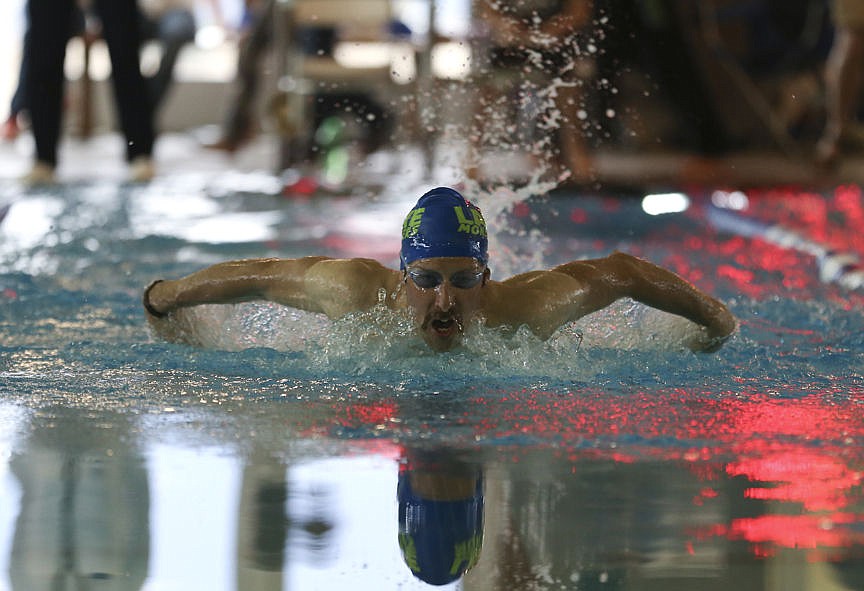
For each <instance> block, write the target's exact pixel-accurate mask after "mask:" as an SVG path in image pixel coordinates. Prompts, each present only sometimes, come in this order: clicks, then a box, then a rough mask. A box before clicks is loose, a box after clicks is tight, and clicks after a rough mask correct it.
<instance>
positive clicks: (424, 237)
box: [143, 187, 737, 351]
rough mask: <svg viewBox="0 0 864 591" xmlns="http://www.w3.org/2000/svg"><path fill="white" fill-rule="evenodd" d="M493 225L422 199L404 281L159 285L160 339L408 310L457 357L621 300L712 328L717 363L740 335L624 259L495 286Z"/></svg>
mask: <svg viewBox="0 0 864 591" xmlns="http://www.w3.org/2000/svg"><path fill="white" fill-rule="evenodd" d="M487 246H488V239H487V235H486V223H485V221H484V220H483V216H482V214H481V213H480V210H479V209H478V208H477V207H476V206H474V205H472V204H471V203H470V202H468V201H467V200H466V199H465V198H464V197H463V196H462V195H460V194H459V193H458V192H457V191H455V190H453V189H450V188H447V187H438V188H436V189H432V190H431V191H429V192H428V193H426V194H425V195H423V196H422V197H421V198H420V199H419V200H418V201H417V204H416V205H415V206H414V208H413V209H411V211H410V212H409V213H408V215H407V217H406V218H405V222H404V224H403V226H402V249H401V253H400V270H398V271H397V270H395V269H390V268H387V267H385V266H384V265H382V264H381V263H379V262H377V261H375V260H372V259H365V258H354V259H334V258H330V257H324V256H310V257H305V258H299V259H249V260H240V261H228V262H224V263H218V264H216V265H213V266H211V267H208V268H205V269H203V270H201V271H197V272H195V273H192V274H191V275H188V276H186V277H183V278H181V279H177V280H157V281H154V282H153V283H151V284H150V285H149V286H148V287H147V289H146V290H145V291H144V297H143V304H144V309H145V310H146V311H147V317H148V321H149V322H150V324H151V326H152V327H153V329H154V330H155V332H156V333H157V334H159V335H160V336H162V337H163V338H166V339H168V340H182V338H180V337H177V336H175V331H172V330H171V322H172V316H173V314H172V313H173V312H175V311H176V310H179V309H181V308H185V307H189V306H197V305H200V304H228V303H237V302H244V301H252V300H268V301H271V302H276V303H278V304H282V305H284V306H290V307H293V308H297V309H300V310H305V311H308V312H318V313H323V314H325V315H326V316H328V317H329V318H331V319H337V318H341V317H343V316H346V315H348V314H351V313H352V312H359V311H363V310H368V309H371V308H373V307H374V306H376V305H384V306H386V307H387V308H389V309H393V310H405V311H407V312H408V313H409V314H410V315H411V317H412V318H413V321H414V324H415V326H416V329H417V331H418V332H419V333H420V335H421V336H422V338H423V340H424V341H425V342H426V343H427V344H428V345H429V347H431V348H432V349H434V350H436V351H448V350H450V349H453V348H454V347H456V346H458V345H459V343H460V341H461V339H462V336H463V334H464V332H465V331H466V330H467V329H468V327H470V326H471V325H472V323H475V322H482V323H484V324H485V325H486V326H490V327H509V328H512V329H516V328H519V327H521V326H526V327H528V328H529V329H530V330H531V332H533V333H534V334H535V335H537V336H538V337H540V338H543V339H546V338H549V337H550V336H551V335H552V334H553V333H554V332H555V331H556V330H557V329H558V328H559V327H561V326H562V325H564V324H567V323H569V322H572V321H574V320H577V319H579V318H581V317H583V316H586V315H587V314H591V313H592V312H596V311H598V310H601V309H602V308H605V307H606V306H608V305H610V304H612V303H613V302H615V301H616V300H618V299H621V298H631V299H633V300H636V301H638V302H641V303H643V304H646V305H648V306H651V307H654V308H657V309H660V310H663V311H665V312H670V313H672V314H677V315H679V316H683V317H684V318H687V319H688V320H691V321H692V322H695V323H696V324H698V325H701V326H702V327H704V329H703V330H702V331H701V333H702V338H701V339H699V342H698V343H694V344H692V345H691V348H692V349H694V350H699V351H713V350H716V349H717V348H719V347H720V346H721V345H722V344H723V343H724V342H725V341H726V340H727V339H728V338H729V337H730V336H731V335H732V333H733V332H734V330H735V327H736V324H737V323H736V320H735V317H734V316H733V315H732V314H731V313H730V312H729V310H728V309H727V308H726V306H725V305H724V304H723V303H721V302H720V301H718V300H717V299H715V298H713V297H711V296H709V295H707V294H705V293H703V292H701V291H699V290H698V289H696V288H695V287H694V286H693V285H691V284H690V283H688V282H687V281H685V280H684V279H682V278H681V277H679V276H678V275H676V274H674V273H672V272H671V271H667V270H665V269H663V268H661V267H658V266H656V265H653V264H651V263H649V262H646V261H644V260H642V259H639V258H636V257H634V256H631V255H628V254H624V253H621V252H615V253H613V254H611V255H609V256H607V257H604V258H599V259H591V260H580V261H572V262H569V263H565V264H563V265H559V266H557V267H555V268H552V269H549V270H538V271H529V272H527V273H522V274H519V275H515V276H513V277H510V278H509V279H505V280H503V281H495V280H492V279H491V278H490V270H489V266H488V254H487Z"/></svg>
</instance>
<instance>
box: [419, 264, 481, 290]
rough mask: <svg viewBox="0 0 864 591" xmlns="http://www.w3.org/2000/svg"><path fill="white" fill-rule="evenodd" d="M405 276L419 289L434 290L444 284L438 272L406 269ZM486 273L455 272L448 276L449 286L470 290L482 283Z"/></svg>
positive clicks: (442, 277)
mask: <svg viewBox="0 0 864 591" xmlns="http://www.w3.org/2000/svg"><path fill="white" fill-rule="evenodd" d="M405 274H406V275H407V276H408V277H410V278H411V281H412V282H414V285H416V286H417V287H419V288H420V289H435V288H436V287H438V286H439V285H441V284H442V283H444V276H443V275H441V273H439V272H438V271H431V270H429V269H408V270H407V271H406V272H405ZM485 274H486V271H485V270H483V271H468V270H465V271H456V272H455V273H453V274H452V275H450V279H449V282H450V285H452V286H453V287H455V288H457V289H471V288H472V287H477V285H479V284H480V282H481V281H483V275H485Z"/></svg>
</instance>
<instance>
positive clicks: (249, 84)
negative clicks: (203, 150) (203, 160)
mask: <svg viewBox="0 0 864 591" xmlns="http://www.w3.org/2000/svg"><path fill="white" fill-rule="evenodd" d="M275 8H276V1H275V0H266V2H265V4H264V6H263V7H262V8H261V12H259V13H258V14H257V18H256V20H255V22H254V23H253V25H252V29H251V30H250V31H249V34H248V35H247V37H246V38H245V39H244V40H243V41H242V42H241V45H240V55H239V56H238V58H237V81H236V92H235V94H234V96H232V97H231V103H230V105H229V107H228V113H227V115H226V118H225V123H224V125H223V132H222V134H223V135H222V138H221V139H219V140H218V141H217V142H215V143H213V144H209V145H208V146H207V147H208V148H211V149H214V150H224V151H226V152H234V151H236V150H237V149H238V148H240V147H241V146H242V145H243V144H244V143H245V142H246V141H248V140H249V139H250V137H251V136H252V134H253V133H254V128H255V124H254V123H253V118H254V117H253V112H254V110H255V102H256V99H257V97H258V90H259V87H260V85H261V60H262V58H263V56H264V54H265V52H266V51H267V50H268V49H269V47H270V44H271V43H272V41H273V17H274V15H275Z"/></svg>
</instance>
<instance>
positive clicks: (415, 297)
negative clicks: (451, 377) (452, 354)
mask: <svg viewBox="0 0 864 591" xmlns="http://www.w3.org/2000/svg"><path fill="white" fill-rule="evenodd" d="M488 278H489V270H488V269H487V268H486V267H484V266H483V265H482V264H481V263H480V262H479V261H477V260H475V259H472V258H469V257H442V258H430V259H420V260H418V261H415V262H413V263H411V264H410V265H409V266H408V267H407V268H406V269H405V287H406V290H407V298H408V306H409V307H410V308H411V310H412V312H413V314H414V321H415V324H416V326H417V329H418V330H419V331H420V334H421V335H422V336H423V340H424V341H426V344H427V345H429V346H430V347H431V348H432V349H434V350H436V351H447V350H449V349H451V348H453V346H455V345H456V344H458V343H459V342H460V341H461V340H462V333H463V332H464V330H465V326H466V324H467V323H469V322H471V320H473V318H474V317H475V315H476V314H477V312H478V311H479V310H480V305H481V303H480V301H481V292H482V290H483V286H484V285H485V284H486V280H487V279H488Z"/></svg>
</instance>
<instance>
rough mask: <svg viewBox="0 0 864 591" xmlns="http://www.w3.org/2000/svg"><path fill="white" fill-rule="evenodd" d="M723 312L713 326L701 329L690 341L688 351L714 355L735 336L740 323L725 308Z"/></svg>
mask: <svg viewBox="0 0 864 591" xmlns="http://www.w3.org/2000/svg"><path fill="white" fill-rule="evenodd" d="M723 310H724V313H723V314H721V315H720V316H719V317H718V318H716V319H715V323H714V324H713V325H712V326H703V327H700V329H699V330H698V331H697V332H696V334H695V335H694V336H693V338H691V339H688V341H687V348H688V349H690V350H691V351H693V352H694V353H714V352H715V351H718V350H719V349H720V347H722V346H723V344H724V343H725V342H726V341H728V340H729V339H730V338H731V337H732V335H733V334H735V330H736V329H737V328H738V321H737V320H736V319H735V316H733V315H732V313H731V312H729V311H728V310H726V309H725V307H724V308H723Z"/></svg>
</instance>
